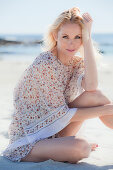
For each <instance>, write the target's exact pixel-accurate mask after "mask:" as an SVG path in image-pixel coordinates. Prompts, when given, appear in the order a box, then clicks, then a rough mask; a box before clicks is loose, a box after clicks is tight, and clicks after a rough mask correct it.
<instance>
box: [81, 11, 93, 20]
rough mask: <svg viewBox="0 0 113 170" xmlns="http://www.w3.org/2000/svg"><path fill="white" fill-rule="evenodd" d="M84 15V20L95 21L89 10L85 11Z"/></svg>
mask: <svg viewBox="0 0 113 170" xmlns="http://www.w3.org/2000/svg"><path fill="white" fill-rule="evenodd" d="M82 17H83V19H84V21H86V22H90V21H93V19H92V18H91V16H90V15H89V13H87V12H86V13H83V15H82Z"/></svg>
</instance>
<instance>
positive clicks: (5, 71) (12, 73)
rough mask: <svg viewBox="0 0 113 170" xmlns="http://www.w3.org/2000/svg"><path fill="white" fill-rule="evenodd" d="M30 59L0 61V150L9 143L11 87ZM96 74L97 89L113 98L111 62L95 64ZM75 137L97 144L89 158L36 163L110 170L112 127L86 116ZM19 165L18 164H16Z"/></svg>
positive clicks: (44, 165) (112, 65) (112, 153)
mask: <svg viewBox="0 0 113 170" xmlns="http://www.w3.org/2000/svg"><path fill="white" fill-rule="evenodd" d="M31 62H32V61H16V60H15V61H7V60H5V61H3V60H1V61H0V153H1V152H2V151H3V150H4V149H5V148H6V146H7V145H8V142H9V139H8V127H9V124H10V122H11V113H12V110H13V89H14V87H15V85H16V83H17V82H18V80H19V78H20V76H21V75H22V73H23V71H24V70H25V69H26V68H27V67H28V66H29V65H30V64H31ZM98 76H99V89H100V90H102V92H103V93H104V94H105V95H106V96H107V97H109V99H111V100H112V101H113V61H104V60H102V62H101V65H100V66H99V67H98ZM78 136H80V137H83V138H85V139H87V140H88V141H89V142H96V143H98V145H99V147H98V149H96V151H93V152H91V154H90V156H89V157H88V158H85V159H82V160H81V161H79V163H78V164H77V165H76V166H75V165H71V164H68V163H61V162H57V161H53V160H48V161H44V162H42V163H39V164H38V165H40V166H41V168H42V169H47V167H48V169H76V168H77V169H110V170H111V169H113V130H112V129H109V128H108V127H106V126H105V125H104V124H103V123H102V122H101V121H100V119H98V118H94V119H88V120H86V121H85V123H84V124H83V126H82V127H81V129H80V131H79V132H78ZM0 162H1V163H0V166H4V169H5V167H6V166H7V164H6V162H4V159H3V158H2V157H1V158H0ZM8 163H9V164H10V165H11V166H12V164H14V163H12V162H10V161H9V162H8ZM23 165H24V163H22V166H23ZM26 165H27V164H25V166H26ZM30 165H31V163H29V168H30ZM35 165H36V164H35ZM18 166H19V167H20V164H18ZM25 166H24V167H25ZM52 166H53V168H52ZM9 167H10V166H9ZM31 167H32V166H31ZM49 167H50V168H49ZM2 168H3V167H2ZM2 168H0V169H2ZM9 169H10V168H9ZM17 169H18V167H17ZM24 169H25V168H24ZM26 169H27V168H26ZM32 169H33V168H32ZM34 169H35V168H34ZM37 169H38V166H37Z"/></svg>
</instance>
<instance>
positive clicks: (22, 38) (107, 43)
mask: <svg viewBox="0 0 113 170" xmlns="http://www.w3.org/2000/svg"><path fill="white" fill-rule="evenodd" d="M42 39H43V34H37V35H34V34H33V35H32V34H31V35H22V34H21V35H18V34H1V35H0V60H22V61H23V60H33V59H35V58H36V57H37V56H38V54H39V53H40V52H41V46H42V43H41V42H42ZM92 39H93V40H94V41H95V42H96V44H97V45H98V48H99V50H100V53H101V54H102V55H103V56H104V58H107V59H113V33H112V34H111V33H105V34H99V33H96V34H92Z"/></svg>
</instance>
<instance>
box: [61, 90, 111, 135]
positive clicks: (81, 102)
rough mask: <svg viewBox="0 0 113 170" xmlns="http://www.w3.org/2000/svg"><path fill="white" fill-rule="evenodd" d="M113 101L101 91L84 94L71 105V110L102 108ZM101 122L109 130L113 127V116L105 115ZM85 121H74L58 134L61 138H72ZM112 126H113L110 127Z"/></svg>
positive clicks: (101, 117)
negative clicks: (74, 108) (75, 108)
mask: <svg viewBox="0 0 113 170" xmlns="http://www.w3.org/2000/svg"><path fill="white" fill-rule="evenodd" d="M110 103H111V101H110V100H109V99H108V98H107V97H106V96H105V95H104V94H102V92H101V91H100V90H96V91H94V92H86V91H85V92H83V93H82V94H81V95H80V96H78V97H77V98H76V99H75V100H74V101H73V102H72V103H70V104H69V107H70V108H73V107H78V108H81V107H82V108H84V107H86V108H87V107H88V108H89V107H92V106H102V105H105V104H110ZM99 118H100V120H101V121H102V122H103V123H104V124H105V125H106V126H107V127H109V128H112V127H113V123H112V121H113V115H105V116H100V117H99ZM83 122H84V121H74V122H71V123H70V124H69V125H67V126H66V127H65V128H64V129H62V130H61V131H60V132H59V133H58V134H59V137H63V136H72V135H76V133H77V132H78V131H79V129H80V128H81V126H82V124H83ZM110 125H111V126H110Z"/></svg>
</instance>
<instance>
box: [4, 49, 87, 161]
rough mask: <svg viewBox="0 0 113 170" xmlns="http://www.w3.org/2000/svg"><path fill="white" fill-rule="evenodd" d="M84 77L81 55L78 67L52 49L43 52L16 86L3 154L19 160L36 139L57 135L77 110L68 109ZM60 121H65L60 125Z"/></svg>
mask: <svg viewBox="0 0 113 170" xmlns="http://www.w3.org/2000/svg"><path fill="white" fill-rule="evenodd" d="M83 76H84V62H83V59H82V58H80V57H78V59H77V61H76V63H75V66H72V65H70V66H66V65H64V64H62V63H61V62H60V60H59V59H57V57H56V56H54V55H52V53H51V52H50V51H46V52H42V53H40V55H39V56H38V57H36V59H35V60H34V61H33V63H32V64H31V65H30V66H29V67H28V68H27V69H26V70H25V71H24V73H23V74H22V76H21V78H20V80H19V81H18V83H17V85H16V87H15V88H14V94H13V104H14V113H13V115H12V122H11V124H10V126H9V131H8V134H9V145H8V147H7V148H6V150H5V151H4V152H3V156H5V157H7V158H8V159H10V160H12V161H18V162H19V161H20V160H21V158H23V157H25V156H26V155H27V154H28V153H29V152H30V151H31V149H32V147H33V146H34V145H35V143H36V142H38V141H39V140H41V139H44V138H49V137H50V136H52V135H53V137H54V136H55V134H56V133H57V132H59V131H60V130H62V129H63V128H64V127H65V126H66V125H67V124H68V122H69V120H70V119H71V117H72V116H73V115H74V113H75V111H76V109H77V108H69V107H68V104H69V103H70V102H71V101H73V100H74V99H75V98H76V96H77V94H80V93H82V92H83V91H84V89H83V88H82V86H81V81H82V78H83ZM70 113H72V114H70ZM66 116H67V117H68V119H67V117H66ZM64 118H65V121H64ZM59 120H62V124H61V125H58V127H57V126H56V125H57V122H59ZM55 122H56V124H55ZM63 122H64V123H63ZM51 125H52V126H51ZM54 125H55V126H54ZM49 126H50V127H54V128H53V129H52V131H50V130H48V127H49ZM46 129H47V131H48V133H45V132H46ZM44 130H45V131H44Z"/></svg>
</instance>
